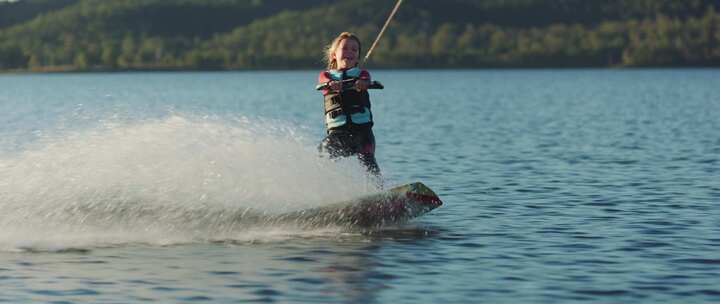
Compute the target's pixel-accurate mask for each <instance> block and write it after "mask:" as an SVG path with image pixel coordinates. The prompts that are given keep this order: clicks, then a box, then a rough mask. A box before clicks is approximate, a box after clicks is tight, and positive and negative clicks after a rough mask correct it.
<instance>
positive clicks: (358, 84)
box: [355, 79, 370, 92]
mask: <svg viewBox="0 0 720 304" xmlns="http://www.w3.org/2000/svg"><path fill="white" fill-rule="evenodd" d="M369 86H370V82H369V81H367V80H364V79H358V80H357V81H355V90H357V91H358V92H360V91H365V90H367V89H368V87H369Z"/></svg>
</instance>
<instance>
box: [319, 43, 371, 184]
mask: <svg viewBox="0 0 720 304" xmlns="http://www.w3.org/2000/svg"><path fill="white" fill-rule="evenodd" d="M360 46H361V45H360V39H359V38H358V37H357V36H355V35H354V34H352V33H349V32H343V33H341V34H340V35H338V36H337V37H336V38H335V39H334V40H333V41H332V43H330V44H329V45H328V46H327V48H326V51H325V60H326V61H327V70H325V71H322V72H320V76H319V77H318V83H319V85H321V86H323V87H324V89H323V91H322V94H323V96H324V99H325V129H326V132H327V137H325V139H324V140H323V141H322V144H321V145H320V149H321V151H324V152H325V153H328V154H329V155H330V157H331V158H339V157H349V156H353V155H357V157H358V159H359V160H360V162H361V163H362V164H363V165H364V166H365V168H366V169H367V171H368V172H369V173H370V174H372V175H373V176H375V177H376V178H377V181H378V184H380V185H382V184H381V183H382V179H381V175H380V168H379V167H378V165H377V162H376V161H375V136H374V135H373V132H372V127H373V117H372V112H371V111H370V96H369V94H368V92H367V89H368V87H369V86H370V83H371V81H370V80H371V79H370V73H369V72H368V71H367V70H364V69H360V68H359V67H358V62H359V58H360V53H361V47H360Z"/></svg>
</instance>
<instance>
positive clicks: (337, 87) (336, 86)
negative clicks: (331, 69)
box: [328, 80, 342, 92]
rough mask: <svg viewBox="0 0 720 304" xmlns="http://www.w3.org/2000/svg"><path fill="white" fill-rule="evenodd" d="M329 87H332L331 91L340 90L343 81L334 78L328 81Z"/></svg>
mask: <svg viewBox="0 0 720 304" xmlns="http://www.w3.org/2000/svg"><path fill="white" fill-rule="evenodd" d="M328 89H330V91H336V92H340V91H342V82H340V81H334V80H333V81H330V82H328Z"/></svg>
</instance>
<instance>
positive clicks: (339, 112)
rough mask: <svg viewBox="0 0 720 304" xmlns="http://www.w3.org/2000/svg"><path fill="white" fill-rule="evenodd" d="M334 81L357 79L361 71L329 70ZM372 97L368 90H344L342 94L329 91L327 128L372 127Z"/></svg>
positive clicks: (326, 100)
mask: <svg viewBox="0 0 720 304" xmlns="http://www.w3.org/2000/svg"><path fill="white" fill-rule="evenodd" d="M328 74H329V75H330V78H331V79H332V80H346V79H357V78H358V77H360V69H359V68H357V67H355V68H351V69H349V70H345V71H339V70H329V71H328ZM372 125H373V120H372V112H371V111H370V95H369V94H368V92H367V90H365V91H360V92H358V91H357V90H355V89H344V90H342V91H341V92H335V91H329V92H328V93H327V95H325V128H326V129H327V130H333V129H337V128H341V127H347V126H363V127H372Z"/></svg>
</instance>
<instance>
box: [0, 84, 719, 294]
mask: <svg viewBox="0 0 720 304" xmlns="http://www.w3.org/2000/svg"><path fill="white" fill-rule="evenodd" d="M316 76H317V75H316V72H315V71H299V72H246V73H131V74H53V75H0V113H1V114H0V286H2V289H0V301H6V302H29V301H42V302H52V301H57V302H62V301H67V302H79V301H87V302H137V301H166V302H207V301H210V302H213V301H214V302H247V301H259V302H326V303H338V302H361V303H365V302H378V303H396V302H397V303H419V302H422V303H443V302H448V303H456V302H487V303H499V302H513V303H515V302H534V303H557V302H597V303H627V302H646V303H659V302H673V303H702V302H707V303H713V302H720V208H719V206H718V205H719V204H720V83H718V79H720V71H717V70H631V71H614V70H565V71H552V70H549V71H523V70H515V71H374V73H373V76H374V78H375V79H377V80H380V81H382V82H383V83H384V84H385V86H386V89H385V90H383V91H373V92H371V94H372V100H373V109H374V116H375V120H376V127H375V133H376V138H377V142H378V150H377V158H378V162H379V164H380V166H381V169H382V171H383V174H384V176H385V179H386V184H387V185H396V184H403V183H406V182H411V181H422V182H424V183H425V184H427V185H428V186H430V187H431V188H433V189H434V190H435V191H436V192H437V193H438V194H439V195H440V196H441V198H442V199H443V201H444V202H445V205H443V206H442V207H441V208H439V209H437V210H434V211H433V212H431V213H429V214H427V215H425V216H423V217H421V218H418V219H416V220H414V221H412V222H410V223H407V224H404V225H400V226H397V227H386V228H384V229H381V230H377V231H370V232H367V231H366V232H362V233H361V232H357V231H348V230H345V229H341V228H337V227H323V228H319V229H312V230H307V229H300V228H297V227H291V226H282V225H264V224H263V223H254V222H249V223H243V222H242V221H238V220H237V216H235V215H237V214H241V213H243V212H246V211H247V210H259V211H261V212H264V213H268V214H276V213H277V214H279V213H283V212H287V211H292V210H297V209H302V208H307V207H315V206H322V205H325V204H330V203H333V202H337V201H342V200H344V199H347V198H350V197H352V196H356V195H362V194H366V193H371V192H373V191H376V189H374V188H373V187H372V186H371V183H368V180H367V179H366V177H365V176H364V174H363V172H362V168H361V167H360V166H359V165H358V164H357V162H356V161H355V160H352V159H349V160H344V161H339V162H331V161H329V160H327V159H324V158H319V157H318V154H317V149H316V145H317V143H318V142H319V140H320V139H321V138H322V135H323V125H322V118H321V117H322V102H321V97H320V95H319V93H317V92H315V91H313V90H312V87H313V85H314V81H315V78H316Z"/></svg>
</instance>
